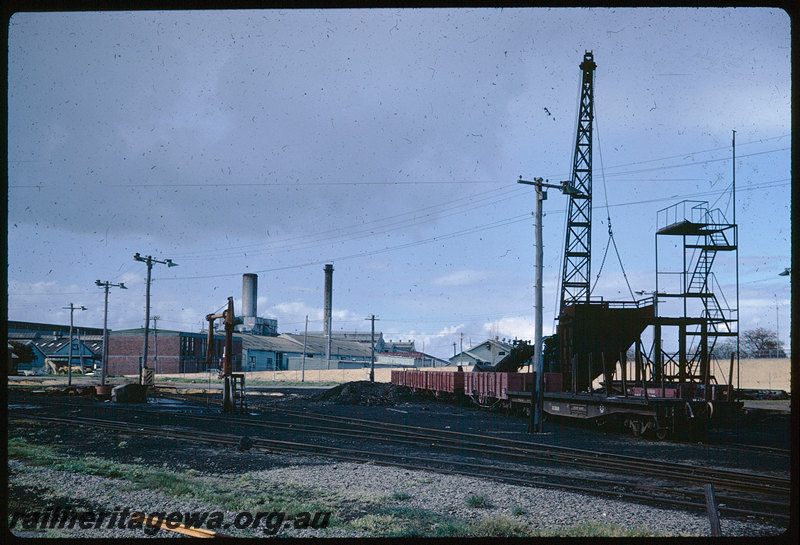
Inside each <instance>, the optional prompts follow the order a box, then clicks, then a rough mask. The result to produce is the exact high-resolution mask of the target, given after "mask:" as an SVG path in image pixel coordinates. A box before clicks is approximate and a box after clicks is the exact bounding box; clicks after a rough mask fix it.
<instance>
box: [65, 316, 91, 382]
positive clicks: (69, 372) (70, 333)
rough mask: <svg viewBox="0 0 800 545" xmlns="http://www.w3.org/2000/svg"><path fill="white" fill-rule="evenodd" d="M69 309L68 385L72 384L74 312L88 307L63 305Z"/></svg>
mask: <svg viewBox="0 0 800 545" xmlns="http://www.w3.org/2000/svg"><path fill="white" fill-rule="evenodd" d="M61 308H63V309H64V310H69V356H68V358H67V377H68V378H67V386H72V314H73V312H74V311H76V310H86V307H84V306H80V307H76V306H74V305H73V304H72V303H70V304H69V306H68V307H61Z"/></svg>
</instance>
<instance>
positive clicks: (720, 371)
mask: <svg viewBox="0 0 800 545" xmlns="http://www.w3.org/2000/svg"><path fill="white" fill-rule="evenodd" d="M728 366H729V362H727V361H721V360H720V361H717V362H715V364H714V373H715V374H716V375H717V376H719V377H724V381H722V380H721V381H720V382H727V376H728V370H729V369H728ZM456 369H457V367H436V368H435V369H433V368H424V369H422V370H423V371H434V370H435V371H455V370H456ZM464 370H465V371H470V370H471V368H469V367H465V368H464ZM391 371H392V370H391V369H383V368H380V369H375V381H376V382H390V381H391ZM158 377H159V378H160V377H174V378H186V379H206V378H207V377H208V375H207V374H205V373H197V374H185V375H158ZM301 378H304V380H303V382H308V383H310V384H313V383H315V382H328V383H331V382H334V383H342V382H353V381H358V380H369V369H323V370H313V371H306V372H305V376H304V377H301V372H300V371H254V372H250V373H247V379H246V380H247V381H280V382H301ZM733 383H734V384H736V368H735V367H734V369H733ZM739 384H740V387H741V388H755V389H766V390H785V391H787V392H790V391H791V360H790V359H789V358H781V359H743V360H740V362H739Z"/></svg>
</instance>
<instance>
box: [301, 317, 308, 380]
mask: <svg viewBox="0 0 800 545" xmlns="http://www.w3.org/2000/svg"><path fill="white" fill-rule="evenodd" d="M307 342H308V314H306V332H305V333H303V363H302V365H301V369H302V371H301V374H300V382H305V381H306V343H307Z"/></svg>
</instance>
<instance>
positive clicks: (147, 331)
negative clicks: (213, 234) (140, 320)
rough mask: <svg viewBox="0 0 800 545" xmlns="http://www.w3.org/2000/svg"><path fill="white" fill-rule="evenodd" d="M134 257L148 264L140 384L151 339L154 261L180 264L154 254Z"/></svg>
mask: <svg viewBox="0 0 800 545" xmlns="http://www.w3.org/2000/svg"><path fill="white" fill-rule="evenodd" d="M133 259H134V260H136V261H141V262H142V263H146V264H147V287H146V289H145V299H146V301H145V311H144V350H143V351H142V361H141V362H140V363H139V384H142V378H143V377H142V369H143V368H146V367H147V345H148V341H149V340H150V339H149V337H150V277H151V271H152V270H153V263H161V264H162V265H166V266H167V267H177V266H178V264H177V263H173V262H172V260H171V259H165V260H163V261H161V260H158V259H153V256H151V255H149V256H147V257H142V256H140V255H139V252H136V254H135V255H134V256H133Z"/></svg>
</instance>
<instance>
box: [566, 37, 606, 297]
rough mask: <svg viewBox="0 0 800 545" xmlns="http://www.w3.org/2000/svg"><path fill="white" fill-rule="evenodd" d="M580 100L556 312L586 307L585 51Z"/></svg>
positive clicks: (590, 58) (588, 151)
mask: <svg viewBox="0 0 800 545" xmlns="http://www.w3.org/2000/svg"><path fill="white" fill-rule="evenodd" d="M580 68H581V70H582V71H583V75H582V78H581V100H580V111H579V113H578V131H577V135H576V138H575V155H574V156H573V161H572V177H571V184H572V186H573V187H574V189H575V192H574V193H570V197H569V211H568V213H567V233H566V238H565V241H564V263H563V268H562V271H563V275H562V277H561V305H560V307H559V311H563V310H564V307H565V306H566V305H568V304H572V303H582V302H585V303H588V302H589V293H590V291H591V290H590V283H589V282H590V274H591V253H592V121H593V120H594V70H595V68H597V65H596V64H595V62H594V55H593V54H592V52H591V51H587V52H585V53H584V55H583V62H582V63H581V64H580Z"/></svg>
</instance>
